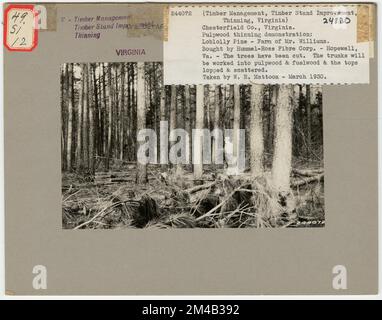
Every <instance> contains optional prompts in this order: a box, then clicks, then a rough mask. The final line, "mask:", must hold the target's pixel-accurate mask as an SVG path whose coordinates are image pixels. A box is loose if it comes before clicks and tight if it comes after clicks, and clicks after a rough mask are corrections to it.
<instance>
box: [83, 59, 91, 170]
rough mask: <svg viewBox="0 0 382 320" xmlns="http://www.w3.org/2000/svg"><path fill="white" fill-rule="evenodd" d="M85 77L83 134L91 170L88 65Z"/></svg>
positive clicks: (87, 160) (87, 165)
mask: <svg viewBox="0 0 382 320" xmlns="http://www.w3.org/2000/svg"><path fill="white" fill-rule="evenodd" d="M83 77H84V100H83V101H84V104H83V119H82V122H83V133H82V148H83V157H84V165H85V168H87V169H88V168H89V113H88V112H89V110H88V108H89V94H88V83H89V71H88V64H87V63H84V69H83Z"/></svg>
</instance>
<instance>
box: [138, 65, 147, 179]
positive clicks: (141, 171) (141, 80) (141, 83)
mask: <svg viewBox="0 0 382 320" xmlns="http://www.w3.org/2000/svg"><path fill="white" fill-rule="evenodd" d="M137 64H138V67H137V131H138V132H139V130H141V129H145V128H146V108H145V64H144V62H138V63H137ZM140 144H141V143H140ZM136 182H137V183H139V184H143V183H146V182H147V167H146V164H144V163H141V161H139V159H137V178H136Z"/></svg>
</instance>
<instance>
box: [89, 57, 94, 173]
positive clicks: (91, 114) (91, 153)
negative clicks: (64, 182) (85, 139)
mask: <svg viewBox="0 0 382 320" xmlns="http://www.w3.org/2000/svg"><path fill="white" fill-rule="evenodd" d="M88 68H89V69H88V79H89V80H88V83H89V84H88V86H89V88H88V91H89V92H90V91H91V94H88V99H89V102H88V105H89V171H90V173H91V174H94V172H95V170H94V169H95V165H94V160H95V136H96V135H95V99H94V102H93V99H91V98H90V97H92V96H94V98H95V92H96V90H95V82H94V81H92V80H91V79H94V77H93V72H94V70H93V67H92V65H91V64H89V67H88Z"/></svg>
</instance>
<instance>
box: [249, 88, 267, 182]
mask: <svg viewBox="0 0 382 320" xmlns="http://www.w3.org/2000/svg"><path fill="white" fill-rule="evenodd" d="M263 89H264V86H263V85H261V84H253V85H252V86H251V123H250V150H251V152H250V161H251V162H250V164H251V174H252V176H258V175H261V174H263V171H264V167H263V153H264V137H263V116H262V113H263V111H262V109H263Z"/></svg>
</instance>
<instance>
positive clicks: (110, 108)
mask: <svg viewBox="0 0 382 320" xmlns="http://www.w3.org/2000/svg"><path fill="white" fill-rule="evenodd" d="M107 83H108V84H107V86H106V95H107V98H108V106H107V107H108V112H107V113H108V124H107V143H106V159H105V160H106V161H105V169H106V170H109V168H110V157H111V141H112V128H113V94H112V92H113V89H112V82H111V65H110V64H108V65H107Z"/></svg>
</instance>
